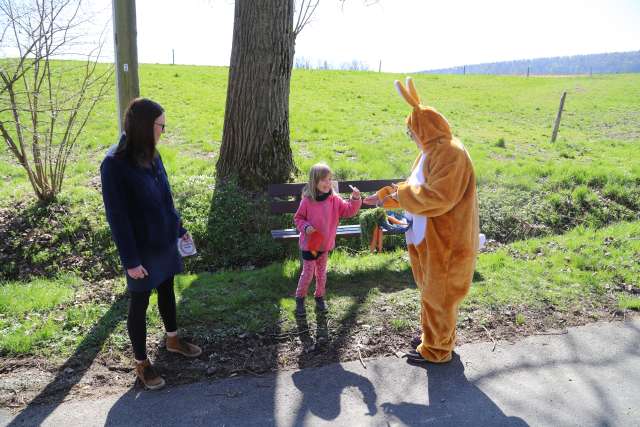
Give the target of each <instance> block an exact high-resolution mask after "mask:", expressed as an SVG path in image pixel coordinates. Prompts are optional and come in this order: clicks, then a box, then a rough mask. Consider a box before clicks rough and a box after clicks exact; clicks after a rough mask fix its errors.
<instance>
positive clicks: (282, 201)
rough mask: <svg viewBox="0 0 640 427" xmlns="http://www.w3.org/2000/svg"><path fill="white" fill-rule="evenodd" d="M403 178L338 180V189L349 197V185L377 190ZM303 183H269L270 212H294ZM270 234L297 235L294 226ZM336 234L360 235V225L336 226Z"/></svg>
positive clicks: (365, 190) (344, 235) (284, 236)
mask: <svg viewBox="0 0 640 427" xmlns="http://www.w3.org/2000/svg"><path fill="white" fill-rule="evenodd" d="M402 181H404V179H402V178H399V179H378V180H370V181H340V182H338V189H339V191H340V194H341V195H343V197H349V195H350V194H351V188H349V185H353V186H354V187H357V188H358V190H360V191H361V192H362V193H363V196H362V197H363V198H364V197H365V196H364V193H370V192H374V191H378V190H379V189H381V188H382V187H384V186H386V185H391V184H392V183H398V182H402ZM304 185H305V184H299V183H296V184H271V185H269V188H268V196H269V202H270V203H269V205H270V209H271V213H272V214H288V213H291V214H292V213H295V212H296V211H297V210H298V206H300V200H301V198H302V188H303V187H304ZM372 207H373V206H368V205H365V204H363V205H362V208H361V209H370V208H372ZM271 236H272V237H273V238H274V239H283V240H287V239H297V238H298V237H299V233H298V230H297V229H296V228H286V229H284V230H271ZM337 236H339V237H354V236H360V225H359V224H354V225H340V226H338V231H337Z"/></svg>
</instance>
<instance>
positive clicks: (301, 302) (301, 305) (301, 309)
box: [295, 297, 307, 317]
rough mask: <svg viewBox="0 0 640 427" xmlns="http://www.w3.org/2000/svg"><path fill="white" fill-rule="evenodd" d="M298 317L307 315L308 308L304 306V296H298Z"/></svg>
mask: <svg viewBox="0 0 640 427" xmlns="http://www.w3.org/2000/svg"><path fill="white" fill-rule="evenodd" d="M295 313H296V317H305V316H306V315H307V310H305V308H304V297H296V311H295Z"/></svg>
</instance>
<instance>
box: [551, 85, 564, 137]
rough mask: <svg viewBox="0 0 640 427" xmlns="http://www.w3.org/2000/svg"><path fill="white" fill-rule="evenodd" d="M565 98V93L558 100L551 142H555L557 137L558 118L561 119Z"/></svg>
mask: <svg viewBox="0 0 640 427" xmlns="http://www.w3.org/2000/svg"><path fill="white" fill-rule="evenodd" d="M566 97H567V92H566V91H564V92H562V97H561V98H560V107H559V108H558V114H557V115H556V121H555V123H554V124H553V133H552V134H551V142H556V137H557V136H558V129H560V118H562V109H563V108H564V99H565V98H566Z"/></svg>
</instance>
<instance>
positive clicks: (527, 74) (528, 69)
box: [527, 67, 529, 78]
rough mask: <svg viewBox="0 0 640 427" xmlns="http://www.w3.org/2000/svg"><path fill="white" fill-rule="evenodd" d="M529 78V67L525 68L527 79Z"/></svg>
mask: <svg viewBox="0 0 640 427" xmlns="http://www.w3.org/2000/svg"><path fill="white" fill-rule="evenodd" d="M528 77H529V67H527V78H528Z"/></svg>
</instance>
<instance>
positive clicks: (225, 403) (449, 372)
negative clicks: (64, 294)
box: [0, 319, 640, 427]
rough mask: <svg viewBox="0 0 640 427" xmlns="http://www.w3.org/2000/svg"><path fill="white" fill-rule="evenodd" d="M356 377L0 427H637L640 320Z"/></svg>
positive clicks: (248, 386) (315, 373)
mask: <svg viewBox="0 0 640 427" xmlns="http://www.w3.org/2000/svg"><path fill="white" fill-rule="evenodd" d="M366 366H367V368H366V369H365V368H363V367H362V365H361V364H360V362H358V361H356V362H349V363H343V364H334V365H329V366H325V367H322V368H312V369H305V370H302V371H286V372H281V373H278V374H277V375H272V376H267V377H264V378H247V377H244V378H232V379H227V380H220V381H213V382H205V383H199V384H191V385H187V386H180V387H173V388H170V389H167V390H164V391H161V392H142V391H139V390H138V391H135V390H134V391H129V392H127V393H125V394H123V395H119V396H111V397H108V398H104V399H100V400H95V401H94V400H88V401H71V402H64V403H62V404H61V405H59V406H33V407H28V408H27V409H26V410H25V411H24V412H22V413H21V414H19V415H18V416H17V417H16V418H14V419H11V417H9V414H8V412H6V411H4V410H2V409H0V426H6V425H9V426H14V425H20V426H22V425H51V426H63V425H64V426H74V427H77V426H103V425H114V426H129V425H131V426H134V425H135V426H143V425H144V426H146V425H149V426H185V425H189V426H192V425H208V426H287V427H288V426H298V425H311V426H324V425H332V426H389V425H391V426H396V425H409V426H422V425H425V426H441V425H442V426H502V425H505V426H507V425H508V426H525V425H532V426H569V425H575V426H640V319H635V320H631V321H627V322H626V323H621V322H613V323H597V324H592V325H589V326H584V327H580V328H573V329H570V330H569V331H568V333H566V334H559V335H539V336H534V337H529V338H525V339H523V340H521V341H519V342H517V343H515V344H509V343H504V342H500V343H498V345H497V347H496V348H495V350H494V344H493V343H478V344H468V345H464V346H461V347H459V348H458V349H457V355H456V357H454V359H453V361H452V362H451V363H448V364H446V365H437V366H436V365H430V366H427V367H414V366H409V365H407V364H406V363H405V361H404V359H398V358H395V357H390V358H382V359H375V360H367V361H366Z"/></svg>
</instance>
